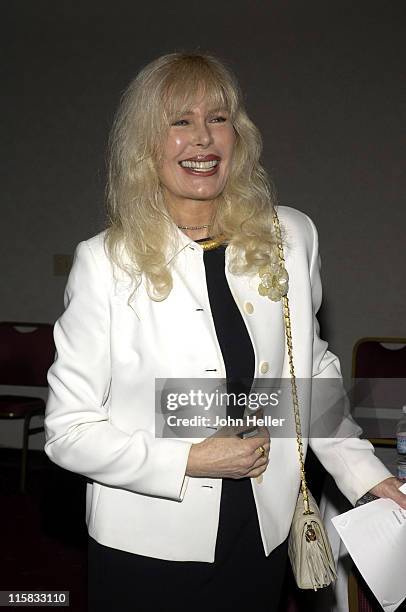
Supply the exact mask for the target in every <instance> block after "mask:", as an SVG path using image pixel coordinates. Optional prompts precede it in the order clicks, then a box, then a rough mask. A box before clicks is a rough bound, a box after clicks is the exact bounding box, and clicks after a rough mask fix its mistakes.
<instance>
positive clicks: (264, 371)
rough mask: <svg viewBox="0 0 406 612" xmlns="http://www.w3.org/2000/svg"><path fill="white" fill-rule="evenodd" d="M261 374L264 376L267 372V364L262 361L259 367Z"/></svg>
mask: <svg viewBox="0 0 406 612" xmlns="http://www.w3.org/2000/svg"><path fill="white" fill-rule="evenodd" d="M260 370H261V374H266V373H267V372H268V370H269V363H268V362H267V361H263V362H262V363H261V366H260Z"/></svg>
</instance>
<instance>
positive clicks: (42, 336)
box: [0, 322, 55, 493]
mask: <svg viewBox="0 0 406 612" xmlns="http://www.w3.org/2000/svg"><path fill="white" fill-rule="evenodd" d="M54 356H55V346H54V340H53V325H51V324H49V323H13V322H1V323H0V385H7V386H13V385H17V386H26V387H47V384H48V383H47V371H48V368H49V367H50V366H51V364H52V363H53V360H54ZM44 413H45V402H44V400H43V399H42V398H40V397H31V396H27V395H20V394H18V395H17V394H13V395H0V419H6V420H10V419H23V420H24V428H23V442H22V453H21V472H20V491H21V492H22V493H24V492H25V484H26V476H27V455H28V442H29V436H31V435H33V434H35V433H38V432H40V431H44V428H43V427H42V426H41V427H30V422H31V419H32V417H34V416H37V415H41V414H44Z"/></svg>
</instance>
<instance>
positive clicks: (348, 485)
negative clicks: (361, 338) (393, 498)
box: [308, 218, 392, 505]
mask: <svg viewBox="0 0 406 612" xmlns="http://www.w3.org/2000/svg"><path fill="white" fill-rule="evenodd" d="M308 221H309V223H310V226H311V231H312V234H313V251H312V257H311V266H310V278H311V286H312V300H313V313H314V340H313V372H312V376H313V379H312V402H311V411H312V414H311V426H310V436H309V444H310V447H311V448H312V450H313V451H314V453H315V454H316V456H317V457H318V459H319V460H320V462H321V463H322V464H323V466H324V467H325V468H326V470H327V471H328V472H330V474H331V475H332V476H333V478H334V480H335V481H336V484H337V486H338V488H339V489H340V490H341V491H342V493H343V494H344V495H345V496H346V497H347V498H348V500H349V501H350V502H351V503H352V504H353V505H355V502H356V501H357V500H358V499H359V498H360V497H362V495H364V494H365V493H366V492H367V491H369V490H370V489H371V488H372V487H374V486H375V485H376V484H378V483H379V482H381V481H382V480H385V478H389V477H390V476H392V474H391V472H390V471H389V470H388V469H387V468H386V467H385V465H384V464H383V463H382V462H381V461H380V460H379V459H378V458H377V457H376V456H375V451H374V447H373V445H372V444H371V443H370V442H369V441H368V440H361V439H360V438H359V436H360V435H361V433H362V428H361V427H360V426H359V425H358V424H357V423H356V422H355V421H354V419H353V418H352V417H351V415H350V414H349V412H350V410H349V403H348V399H347V398H346V394H345V391H344V385H343V382H342V376H341V368H340V362H339V360H338V358H337V357H336V356H335V355H334V354H333V353H331V352H330V351H329V350H328V348H327V347H328V345H327V342H325V341H324V340H321V338H320V335H319V331H320V327H319V323H318V321H317V318H316V314H317V312H318V310H319V308H320V305H321V300H322V287H321V280H320V256H319V252H318V236H317V230H316V228H315V226H314V223H313V222H312V221H311V220H310V219H309V218H308Z"/></svg>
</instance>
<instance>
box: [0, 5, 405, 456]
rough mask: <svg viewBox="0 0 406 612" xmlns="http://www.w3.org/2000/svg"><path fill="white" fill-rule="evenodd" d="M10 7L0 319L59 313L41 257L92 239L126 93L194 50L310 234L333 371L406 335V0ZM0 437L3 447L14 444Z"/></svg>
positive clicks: (56, 289)
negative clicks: (111, 134)
mask: <svg viewBox="0 0 406 612" xmlns="http://www.w3.org/2000/svg"><path fill="white" fill-rule="evenodd" d="M6 5H7V9H6V8H5V7H6ZM5 7H4V10H3V21H5V22H6V36H5V37H4V38H3V41H2V44H3V45H4V46H6V47H7V48H6V49H4V52H3V53H2V56H3V58H4V57H5V56H6V57H7V63H6V65H5V67H4V70H3V75H2V85H3V88H4V92H5V95H4V97H3V98H2V102H1V104H2V107H3V108H2V123H3V140H2V153H3V159H2V168H3V177H2V203H1V224H2V246H3V248H2V256H1V258H0V266H1V278H2V283H1V301H0V320H1V319H3V320H4V319H13V320H21V321H22V320H33V321H54V320H55V318H56V317H58V315H59V314H60V312H61V310H62V296H63V287H64V284H65V281H66V279H65V278H63V277H55V276H53V270H52V257H53V254H54V253H72V252H73V249H74V247H75V245H76V244H77V242H79V241H80V240H82V239H84V238H87V237H89V236H91V235H92V234H94V233H96V232H97V231H99V230H100V229H102V228H103V222H104V212H103V185H104V156H105V145H106V138H107V133H108V129H109V126H110V124H111V120H112V117H113V113H114V110H115V108H116V105H117V103H118V100H119V97H120V94H121V92H122V91H123V89H124V88H125V86H126V84H127V83H128V81H129V80H130V79H131V78H132V77H133V76H134V75H135V74H136V72H137V71H138V69H139V68H140V67H141V66H142V65H144V64H145V63H147V62H148V61H149V60H151V59H153V58H155V57H156V56H158V55H160V54H162V53H167V52H171V51H173V50H183V49H186V50H189V49H196V48H200V49H201V50H204V51H211V52H213V53H215V54H218V55H219V56H220V57H222V58H224V59H225V60H226V61H228V62H229V63H230V64H231V66H232V67H233V68H234V70H235V71H236V73H237V75H238V76H239V78H240V81H241V83H242V86H243V90H244V92H245V95H246V103H247V106H248V110H249V112H250V115H251V116H252V118H253V119H254V121H255V122H256V123H257V125H258V126H259V127H260V129H261V131H262V134H263V137H264V156H263V161H264V165H265V167H266V168H267V169H268V171H269V172H270V173H271V175H272V177H273V178H274V180H275V182H276V185H277V188H278V192H279V199H280V202H281V203H282V204H288V205H292V206H295V207H297V208H299V209H301V210H303V211H305V212H307V213H308V214H309V215H310V216H311V217H312V218H313V219H314V221H315V222H316V224H317V226H318V228H319V233H320V248H321V254H322V260H323V281H324V305H323V308H322V312H321V320H322V328H323V335H324V336H325V337H326V338H327V339H328V340H329V342H330V347H331V349H332V350H333V351H334V352H336V353H338V354H339V355H340V357H341V360H342V364H343V370H344V373H345V374H346V375H347V376H348V374H349V372H350V363H351V349H352V346H353V344H354V342H355V340H356V339H357V338H359V337H360V336H363V335H394V336H406V330H405V317H404V314H405V301H406V300H405V298H406V283H405V282H404V272H403V269H404V263H405V256H404V250H405V247H404V233H405V227H406V207H405V205H404V193H405V173H404V172H401V162H403V158H404V147H403V142H402V136H404V119H405V117H404V108H405V85H404V81H402V78H401V76H402V72H403V69H404V65H405V53H404V51H405V45H404V38H405V37H404V32H405V28H404V26H405V21H406V20H405V12H406V10H405V4H404V2H402V1H401V0H399V1H398V2H394V1H391V0H387V1H385V2H383V1H380V2H376V1H369V2H364V1H361V2H348V3H345V2H344V3H343V2H339V1H335V0H334V1H328V2H325V0H324V1H323V2H322V1H320V2H311V1H309V2H301V1H297V2H294V1H286V2H283V1H277V2H274V1H272V0H269V1H262V2H259V1H253V0H233V1H232V2H231V1H227V2H226V1H224V0H223V2H206V3H205V2H201V1H199V2H198V1H197V0H188V1H187V2H186V1H185V2H183V1H179V0H172V1H170V2H163V1H162V2H159V1H157V0H150V1H149V2H135V1H134V0H133V1H130V0H126V1H123V0H121V1H118V2H117V1H115V2H107V1H106V0H98V1H95V0H90V1H89V0H88V1H81V2H79V1H76V2H75V1H74V0H71V1H67V0H58V2H54V1H52V2H51V1H49V0H36V1H35V2H33V1H26V2H22V3H21V2H20V3H19V4H18V5H17V4H15V5H13V4H12V3H5ZM5 54H6V55H5ZM3 88H2V89H3ZM1 427H2V429H3V435H2V436H1V435H0V444H1V443H6V444H18V442H16V435H17V434H16V433H15V431H14V430H13V433H11V429H7V428H6V427H5V426H4V423H3V424H2V425H1ZM40 438H41V436H38V446H40V445H41V440H40Z"/></svg>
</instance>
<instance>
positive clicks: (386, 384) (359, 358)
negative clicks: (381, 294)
mask: <svg viewBox="0 0 406 612" xmlns="http://www.w3.org/2000/svg"><path fill="white" fill-rule="evenodd" d="M352 378H353V382H354V383H355V386H354V394H353V398H352V404H353V406H369V407H372V406H373V405H375V406H377V407H382V408H393V409H394V408H398V409H399V418H400V408H401V406H402V405H403V404H404V403H405V397H406V396H405V390H406V338H393V337H390V338H386V337H372V338H361V339H360V340H358V341H357V342H356V343H355V345H354V348H353V354H352ZM383 422H384V420H383ZM388 424H389V425H390V423H389V421H388ZM384 429H386V427H385V428H384ZM389 429H390V428H389ZM387 435H390V431H389V434H386V435H385V434H384V435H382V434H380V437H370V438H369V439H370V441H371V442H372V443H373V444H374V445H376V446H395V445H396V442H395V439H394V432H393V437H386V436H387Z"/></svg>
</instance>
